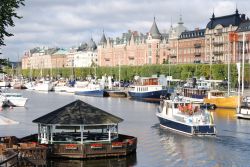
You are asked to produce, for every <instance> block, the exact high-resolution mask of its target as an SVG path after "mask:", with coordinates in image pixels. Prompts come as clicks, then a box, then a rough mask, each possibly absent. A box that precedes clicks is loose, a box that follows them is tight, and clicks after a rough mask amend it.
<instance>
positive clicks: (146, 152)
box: [0, 91, 250, 167]
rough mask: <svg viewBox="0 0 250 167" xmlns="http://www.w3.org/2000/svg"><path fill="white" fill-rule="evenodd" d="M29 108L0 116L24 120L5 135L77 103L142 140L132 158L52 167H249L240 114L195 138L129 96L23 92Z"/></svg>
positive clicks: (23, 131)
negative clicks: (91, 107) (105, 115)
mask: <svg viewBox="0 0 250 167" xmlns="http://www.w3.org/2000/svg"><path fill="white" fill-rule="evenodd" d="M21 93H22V94H23V96H25V97H28V98H29V101H28V102H27V105H26V107H15V108H5V109H2V110H1V111H0V115H3V116H5V117H8V118H10V119H14V120H16V121H18V122H20V123H19V124H17V125H8V126H0V136H6V135H15V136H18V137H23V136H26V135H30V134H33V133H37V125H36V124H33V123H32V120H34V119H36V118H38V117H39V116H42V115H44V114H46V113H49V112H51V111H53V110H55V109H57V108H59V107H62V106H64V105H66V104H68V103H70V102H72V101H74V100H76V99H78V98H79V99H81V100H83V101H85V102H87V103H89V104H91V105H94V106H96V107H98V108H101V109H103V110H105V111H107V112H110V113H112V114H114V115H117V116H119V117H121V118H123V119H124V121H123V122H122V123H121V124H119V132H120V133H123V134H129V135H133V136H136V137H137V138H138V146H137V152H136V153H135V154H132V155H130V156H129V157H122V158H112V159H97V160H53V161H49V162H48V166H55V167H78V166H80V167H82V166H84V167H85V166H87V167H88V166H91V167H93V166H98V167H99V166H101V167H102V166H103V167H106V166H107V167H111V166H112V167H117V166H118V167H119V166H122V167H123V166H141V167H152V166H153V167H164V166H167V167H176V166H178V167H179V166H185V167H196V166H197V167H198V166H199V167H200V166H203V167H229V166H237V167H238V166H249V155H250V130H249V127H250V121H248V120H240V119H237V118H235V111H234V110H216V111H214V118H215V123H216V128H217V131H218V134H217V136H216V137H189V136H185V135H181V134H178V133H174V132H171V131H168V130H165V129H163V128H161V127H160V126H159V121H158V119H157V117H156V116H155V112H156V108H157V107H158V104H155V103H147V102H140V101H133V100H130V99H127V98H95V97H83V96H82V97H81V96H74V95H68V94H57V93H53V92H51V93H38V92H33V91H21Z"/></svg>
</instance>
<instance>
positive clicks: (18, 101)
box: [7, 97, 28, 107]
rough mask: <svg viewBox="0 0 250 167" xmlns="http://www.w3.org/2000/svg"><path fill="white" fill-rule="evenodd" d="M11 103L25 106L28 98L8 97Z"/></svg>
mask: <svg viewBox="0 0 250 167" xmlns="http://www.w3.org/2000/svg"><path fill="white" fill-rule="evenodd" d="M7 100H9V103H10V104H11V105H14V106H16V107H24V106H25V104H26V102H27V100H28V98H25V97H8V98H7Z"/></svg>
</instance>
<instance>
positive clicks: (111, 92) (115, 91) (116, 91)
mask: <svg viewBox="0 0 250 167" xmlns="http://www.w3.org/2000/svg"><path fill="white" fill-rule="evenodd" d="M113 86H118V87H113ZM105 93H106V94H107V96H109V97H127V94H126V92H125V91H124V89H123V90H122V89H121V82H120V81H116V82H114V83H113V82H112V77H111V76H108V89H106V90H105Z"/></svg>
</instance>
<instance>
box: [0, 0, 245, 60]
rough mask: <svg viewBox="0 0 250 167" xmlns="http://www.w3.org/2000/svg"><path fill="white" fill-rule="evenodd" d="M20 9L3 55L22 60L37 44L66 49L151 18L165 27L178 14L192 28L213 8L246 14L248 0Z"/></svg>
mask: <svg viewBox="0 0 250 167" xmlns="http://www.w3.org/2000/svg"><path fill="white" fill-rule="evenodd" d="M25 4H26V5H25V6H24V7H21V8H20V9H19V10H18V13H19V15H21V16H23V18H22V19H20V20H16V21H15V23H16V26H15V27H14V28H9V29H8V30H9V31H10V32H12V33H13V34H14V36H13V37H9V38H6V39H5V43H6V46H4V47H2V53H3V55H2V56H3V57H4V58H9V59H10V60H12V61H17V60H18V59H19V60H21V57H22V56H23V54H24V52H25V51H27V50H29V49H31V48H33V47H37V46H41V47H42V46H48V47H63V48H70V47H72V46H77V45H79V44H80V43H81V42H88V41H89V40H90V38H91V37H93V39H94V40H95V41H96V43H98V41H99V40H100V38H101V35H102V31H103V29H104V31H105V34H106V35H107V36H109V37H115V36H120V35H121V33H123V32H126V31H127V30H137V31H139V32H142V33H146V32H148V31H149V29H150V27H151V25H152V22H153V17H154V16H155V17H156V21H157V25H158V28H159V29H160V31H161V32H164V31H165V32H167V31H168V30H169V27H170V24H171V18H172V22H173V25H176V23H177V22H178V19H179V16H180V14H182V17H183V21H184V25H185V26H186V27H187V28H188V29H190V30H192V29H194V28H196V27H199V28H205V27H206V24H207V23H208V21H209V18H210V17H211V15H212V13H213V10H214V13H215V16H222V15H229V14H233V13H234V12H235V8H236V4H237V7H238V10H239V13H245V14H246V16H247V17H250V12H249V11H250V7H249V8H247V7H248V6H249V2H248V1H247V0H153V1H152V0H136V1H135V0H26V2H25Z"/></svg>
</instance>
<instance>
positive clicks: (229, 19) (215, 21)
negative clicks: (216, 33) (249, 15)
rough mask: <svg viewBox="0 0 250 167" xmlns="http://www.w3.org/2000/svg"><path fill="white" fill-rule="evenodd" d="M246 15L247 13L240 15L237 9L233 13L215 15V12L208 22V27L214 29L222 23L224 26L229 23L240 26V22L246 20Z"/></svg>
mask: <svg viewBox="0 0 250 167" xmlns="http://www.w3.org/2000/svg"><path fill="white" fill-rule="evenodd" d="M244 17H245V15H244V14H242V15H240V14H239V13H238V10H237V9H236V12H235V14H232V15H227V16H221V17H215V16H214V14H213V16H212V18H211V19H210V21H209V22H208V24H207V28H208V29H214V28H215V27H216V26H217V25H219V24H220V25H222V26H223V27H229V25H232V26H239V25H240V23H241V22H242V21H244V20H245V18H244Z"/></svg>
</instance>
